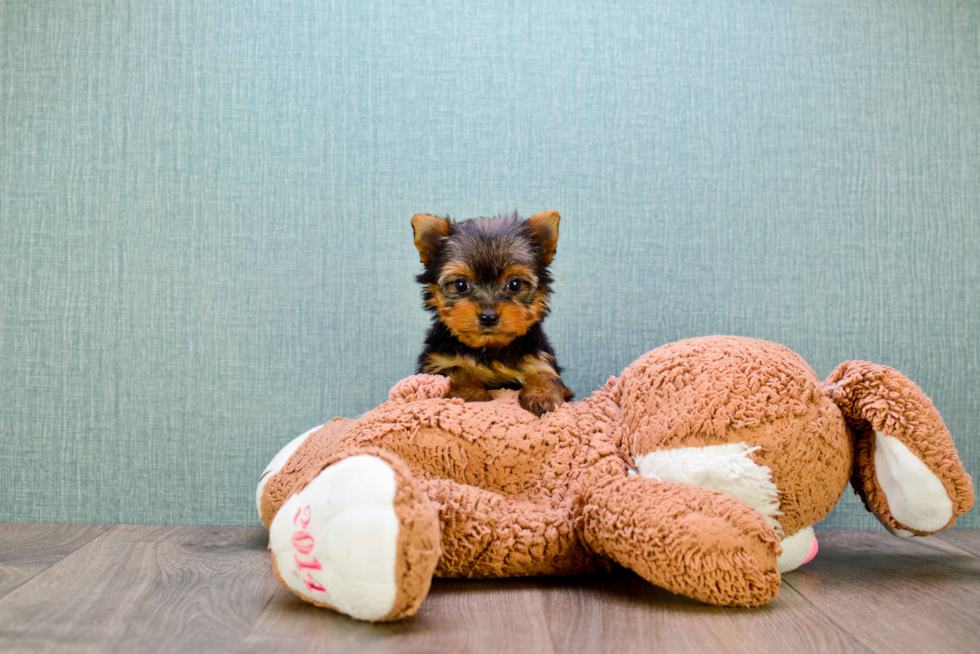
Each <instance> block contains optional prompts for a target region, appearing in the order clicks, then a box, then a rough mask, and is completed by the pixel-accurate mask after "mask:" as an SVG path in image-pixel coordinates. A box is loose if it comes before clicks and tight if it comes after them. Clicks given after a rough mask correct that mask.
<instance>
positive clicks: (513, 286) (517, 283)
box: [507, 277, 524, 293]
mask: <svg viewBox="0 0 980 654" xmlns="http://www.w3.org/2000/svg"><path fill="white" fill-rule="evenodd" d="M523 287H524V282H522V281H521V280H519V279H517V278H516V277H514V278H512V279H511V280H510V281H509V282H507V290H508V291H510V292H511V293H516V292H517V291H519V290H521V288H523Z"/></svg>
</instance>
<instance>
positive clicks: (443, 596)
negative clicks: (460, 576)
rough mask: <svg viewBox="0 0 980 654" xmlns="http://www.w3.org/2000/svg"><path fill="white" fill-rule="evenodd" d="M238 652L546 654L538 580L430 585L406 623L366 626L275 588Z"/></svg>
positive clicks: (439, 581)
mask: <svg viewBox="0 0 980 654" xmlns="http://www.w3.org/2000/svg"><path fill="white" fill-rule="evenodd" d="M239 652H241V653H243V654H248V653H255V654H259V653H263V654H264V653H266V652H296V653H297V654H300V653H306V652H309V653H311V654H312V653H313V652H323V653H325V654H326V653H333V652H337V653H341V652H343V653H347V652H358V653H360V652H370V653H380V652H472V653H473V654H479V653H482V652H509V653H511V654H523V653H525V652H526V653H528V654H531V653H533V654H538V653H542V654H547V653H548V652H553V650H552V647H551V639H550V636H549V633H548V625H547V621H546V619H545V615H544V606H543V600H542V591H541V587H540V582H538V581H537V580H534V579H498V580H490V581H479V580H447V579H436V580H434V582H433V585H432V590H431V592H430V593H429V597H427V598H426V600H425V603H423V604H422V608H421V609H420V610H419V612H418V614H416V615H415V616H414V617H412V618H408V619H406V620H402V621H400V622H395V623H387V624H371V623H367V622H358V621H357V620H353V619H351V618H349V617H347V616H344V615H340V614H338V613H334V612H333V611H329V610H327V609H321V608H317V607H315V606H313V605H312V604H307V603H306V602H303V601H302V600H300V599H299V598H298V597H296V596H295V595H293V594H292V593H291V592H289V591H288V590H286V589H285V588H280V590H279V591H278V592H277V593H276V595H275V597H273V598H272V601H271V602H269V605H268V606H267V607H266V609H265V611H263V612H262V615H261V616H260V617H259V619H258V620H257V621H256V624H255V627H254V628H253V629H252V632H251V633H250V634H249V635H248V637H247V638H246V639H245V640H244V642H243V643H242V646H241V648H240V649H239Z"/></svg>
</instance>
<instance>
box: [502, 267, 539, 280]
mask: <svg viewBox="0 0 980 654" xmlns="http://www.w3.org/2000/svg"><path fill="white" fill-rule="evenodd" d="M511 277H523V278H526V279H530V280H531V282H532V283H533V284H535V285H537V283H538V277H537V275H535V274H534V271H533V270H531V269H530V268H528V267H527V266H521V265H515V266H509V267H508V268H507V270H505V271H504V272H503V273H502V274H501V275H500V278H499V279H500V281H501V282H506V281H507V280H508V279H510V278H511Z"/></svg>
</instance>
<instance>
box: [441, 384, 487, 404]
mask: <svg viewBox="0 0 980 654" xmlns="http://www.w3.org/2000/svg"><path fill="white" fill-rule="evenodd" d="M446 397H458V398H459V399H461V400H463V401H464V402H489V401H490V400H491V399H492V397H491V395H490V391H488V390H487V389H485V388H484V387H483V386H480V385H479V384H466V383H462V384H461V383H458V382H457V381H456V380H455V379H454V380H453V381H452V383H451V384H450V385H449V392H448V393H447V394H446Z"/></svg>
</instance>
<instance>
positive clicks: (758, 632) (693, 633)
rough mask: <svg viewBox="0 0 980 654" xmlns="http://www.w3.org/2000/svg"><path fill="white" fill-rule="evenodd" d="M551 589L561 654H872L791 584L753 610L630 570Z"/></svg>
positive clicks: (549, 602) (549, 606)
mask: <svg viewBox="0 0 980 654" xmlns="http://www.w3.org/2000/svg"><path fill="white" fill-rule="evenodd" d="M551 586H552V587H551V589H550V590H549V592H548V593H547V595H546V599H545V607H546V609H545V610H546V614H547V615H548V621H549V625H550V628H551V634H552V636H553V638H554V641H555V650H556V652H560V653H567V654H573V653H583V654H584V653H586V652H595V651H597V647H600V646H601V649H603V650H605V651H615V652H617V654H629V653H631V652H652V651H657V652H660V651H663V652H699V653H700V652H705V653H711V652H735V653H739V652H745V653H747V654H763V653H765V652H779V653H784V652H809V651H819V652H867V651H868V650H867V649H865V648H864V647H862V646H861V645H860V644H859V643H858V642H856V641H855V640H854V639H853V638H851V636H850V635H849V634H848V633H847V632H846V631H844V630H842V629H840V628H839V627H837V626H835V625H834V624H833V622H831V621H830V620H828V619H827V618H826V617H825V616H824V615H823V614H822V613H821V612H820V611H818V610H817V609H815V608H814V607H813V606H812V605H810V604H809V603H808V602H806V601H805V600H804V599H803V598H802V597H801V596H800V595H799V594H798V593H797V592H796V591H794V590H793V589H792V588H791V587H789V586H787V585H786V584H783V586H782V587H781V588H780V591H779V596H778V597H776V598H775V599H774V600H772V601H771V602H769V604H767V605H766V606H763V607H760V608H754V609H736V608H722V607H714V606H708V605H706V604H701V603H699V602H696V601H694V600H692V599H689V598H686V597H681V596H678V595H674V594H672V593H670V592H668V591H665V590H663V589H662V588H657V587H656V586H653V585H651V584H649V583H648V582H646V581H644V580H643V579H641V578H640V577H638V576H636V575H634V574H632V573H630V572H629V571H626V570H622V571H618V572H614V573H612V574H611V575H609V576H603V577H593V578H579V579H578V580H576V581H575V582H574V583H569V582H563V581H561V580H554V581H553V582H552V584H551Z"/></svg>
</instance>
